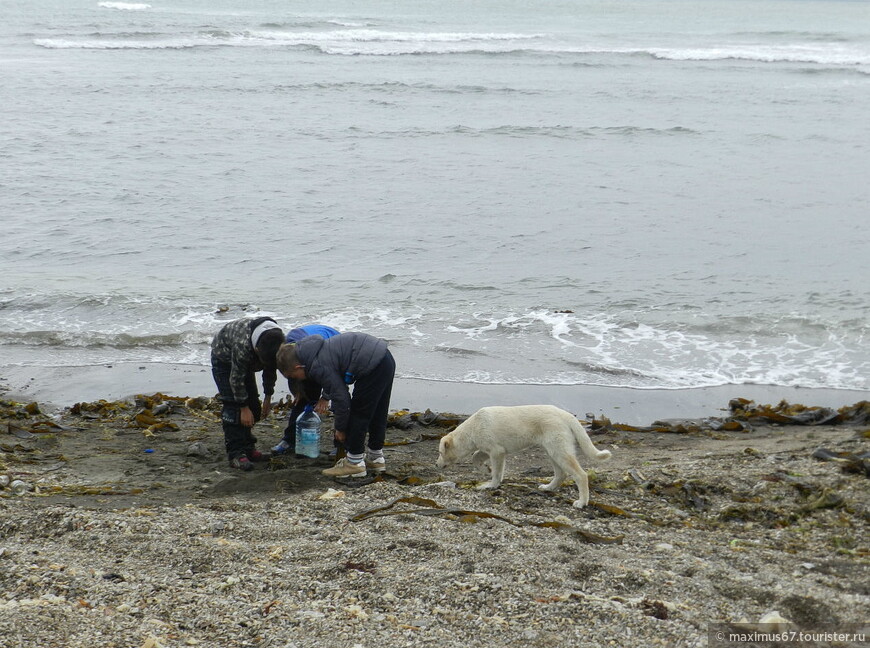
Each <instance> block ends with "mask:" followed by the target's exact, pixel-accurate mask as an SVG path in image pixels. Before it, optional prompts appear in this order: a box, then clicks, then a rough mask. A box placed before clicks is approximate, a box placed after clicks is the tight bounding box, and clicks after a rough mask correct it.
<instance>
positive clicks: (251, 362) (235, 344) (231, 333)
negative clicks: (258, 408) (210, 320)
mask: <svg viewBox="0 0 870 648" xmlns="http://www.w3.org/2000/svg"><path fill="white" fill-rule="evenodd" d="M267 320H268V321H271V322H274V321H275V320H273V319H272V318H271V317H256V318H253V319H251V318H248V317H244V318H242V319H237V320H233V321H232V322H229V323H228V324H225V325H224V327H223V328H222V329H221V330H220V331H218V332H217V335H215V336H214V339H213V340H212V341H211V363H212V365H214V364H223V365H230V386H231V387H232V388H233V396H234V397H235V399H236V402H237V403H240V404H241V403H245V402H246V401H247V400H248V390H247V389H246V388H245V377H246V376H247V375H248V374H251V373H254V372H256V371H262V372H263V393H265V394H266V395H267V396H271V395H272V394H274V393H275V380H276V378H277V370H276V368H275V367H274V366H272V367H271V368H264V367H263V363H262V362H260V358H259V356H258V355H257V352H256V351H255V350H254V345H253V344H251V334H252V333H253V331H254V329H255V328H257V327H258V326H259V325H260V324H262V323H263V322H265V321H267Z"/></svg>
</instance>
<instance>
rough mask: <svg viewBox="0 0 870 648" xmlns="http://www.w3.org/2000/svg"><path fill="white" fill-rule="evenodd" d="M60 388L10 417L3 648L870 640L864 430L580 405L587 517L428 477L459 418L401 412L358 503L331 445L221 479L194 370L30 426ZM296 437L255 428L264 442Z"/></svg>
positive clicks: (2, 432) (554, 496) (545, 471)
mask: <svg viewBox="0 0 870 648" xmlns="http://www.w3.org/2000/svg"><path fill="white" fill-rule="evenodd" d="M106 370H107V371H109V370H110V368H106ZM150 370H151V368H150V367H148V368H145V369H142V370H140V369H136V371H137V372H139V371H141V372H145V373H147V372H149V371H150ZM137 375H138V374H137ZM53 377H54V378H55V379H57V380H55V381H53V383H52V384H51V385H50V386H48V387H45V391H42V388H41V387H37V385H36V383H37V382H38V381H37V380H36V379H34V380H33V381H27V382H31V383H33V385H32V386H31V387H29V388H28V389H23V390H22V389H19V390H18V393H17V394H16V395H15V397H14V398H13V396H12V394H11V392H9V393H6V394H5V395H3V396H0V398H2V399H4V400H3V406H2V414H0V448H2V454H0V472H2V473H3V474H5V475H8V476H9V477H10V478H11V479H20V480H22V481H24V482H25V483H26V484H27V485H28V488H29V490H28V492H27V493H26V494H24V495H22V496H15V495H13V494H12V493H11V492H10V490H9V489H8V488H6V489H3V490H0V511H2V516H0V537H2V544H0V564H2V565H3V569H2V571H0V574H2V576H0V587H2V592H3V595H2V597H0V636H2V637H4V644H3V645H4V646H10V647H12V646H14V647H16V648H17V647H19V646H20V647H24V646H27V647H31V646H40V647H55V646H56V647H61V646H62V647H64V648H77V647H89V648H90V647H91V646H106V647H109V646H111V647H118V648H120V647H122V646H123V647H130V646H132V647H134V648H157V647H158V646H163V647H170V646H171V647H175V646H210V647H211V646H214V647H224V646H226V647H236V646H300V647H302V646H312V647H313V646H340V647H345V646H346V647H347V648H353V647H356V646H366V647H368V646H371V647H375V646H405V645H408V646H417V645H421V646H422V645H432V646H439V647H447V648H453V647H454V646H455V647H456V648H459V647H477V646H481V647H484V646H486V647H491V646H504V645H508V644H511V643H516V644H519V645H524V646H542V647H543V646H613V645H617V646H629V645H631V646H655V645H660V646H730V645H737V644H733V643H727V642H726V643H722V642H719V641H718V640H717V639H716V638H715V632H714V631H715V630H718V629H721V628H730V629H735V628H736V629H738V630H741V629H742V630H746V629H750V630H752V629H759V628H760V629H762V630H764V629H771V628H780V627H782V628H790V629H795V630H800V629H815V628H825V629H830V630H847V629H848V630H850V631H852V630H855V629H856V628H858V629H862V628H866V621H867V615H866V610H867V609H868V602H870V590H868V587H867V583H868V582H870V567H868V559H867V557H868V545H867V537H868V534H867V524H868V511H870V509H868V503H870V497H868V493H867V467H868V463H867V459H866V453H867V451H868V449H870V448H868V446H870V440H868V432H870V426H868V423H867V421H866V408H861V407H858V408H852V409H849V410H848V412H849V413H850V414H849V416H848V417H846V418H847V420H842V421H841V420H836V421H833V422H832V419H830V417H825V416H822V417H818V416H815V412H817V410H804V411H803V412H802V413H801V416H803V417H804V418H803V419H802V420H804V421H810V420H813V421H826V422H823V423H822V424H818V425H803V424H801V425H797V424H793V423H794V421H797V420H798V419H796V418H782V415H781V413H777V412H776V411H774V410H763V411H765V412H767V413H768V414H766V415H764V416H760V415H758V412H759V411H762V410H757V409H756V410H753V409H751V408H752V407H754V404H749V405H747V406H746V407H748V408H750V409H749V410H746V412H743V413H742V414H741V413H740V412H742V410H741V411H737V412H735V411H731V410H729V408H728V401H724V402H721V403H719V407H718V408H716V411H711V412H709V416H710V417H714V418H706V419H704V420H696V421H693V422H686V421H683V422H681V423H677V422H673V423H671V424H669V425H659V426H658V427H654V426H653V427H651V426H649V423H651V422H652V421H651V420H650V421H647V422H646V424H645V425H644V426H643V427H640V428H634V427H632V426H631V425H620V424H619V423H618V421H619V418H618V417H614V418H613V419H612V420H609V421H608V420H607V419H605V418H603V417H601V416H598V415H597V414H596V409H597V408H596V403H595V402H590V403H589V406H588V407H587V409H589V410H591V413H593V414H595V416H593V417H592V419H593V420H591V421H590V427H591V436H592V439H593V442H594V443H595V444H596V446H597V447H599V448H607V449H610V450H611V451H612V453H613V458H612V460H610V461H608V462H603V463H600V464H597V465H592V464H590V463H589V461H588V460H582V461H581V463H583V465H584V466H585V467H586V468H587V469H589V470H590V471H591V489H592V498H591V502H590V505H589V506H587V507H586V508H584V509H577V508H573V507H572V505H571V503H572V500H573V499H574V498H575V496H576V490H574V488H573V485H571V484H570V483H568V484H565V485H564V486H563V487H562V488H561V489H559V490H558V491H557V492H555V493H546V492H543V491H541V490H539V489H538V486H540V485H541V484H543V483H546V481H547V480H548V477H549V475H550V467H549V463H548V460H547V459H546V457H545V456H544V455H543V454H542V453H541V452H540V451H538V450H533V451H529V452H528V453H524V454H523V455H522V456H515V457H511V458H509V459H508V466H507V471H506V479H505V483H504V484H503V485H502V486H501V487H500V488H499V489H496V490H494V491H484V490H478V489H476V488H475V486H476V485H477V484H479V483H481V481H483V480H484V478H485V476H484V475H483V474H481V473H479V472H475V469H474V468H473V467H472V466H471V465H470V464H460V465H457V466H453V467H450V468H446V469H444V470H439V469H437V468H436V467H435V463H434V462H435V458H436V456H437V442H438V438H439V437H440V436H441V435H443V434H444V433H446V432H447V431H448V430H449V429H451V428H452V427H453V426H454V425H455V424H456V423H457V421H459V420H461V419H462V417H463V416H464V414H461V413H460V414H455V413H454V412H455V409H456V408H450V409H449V410H448V409H439V408H434V407H430V408H428V409H429V410H431V411H429V412H427V413H423V414H419V413H415V412H419V411H421V410H422V408H420V409H418V410H412V412H410V413H409V412H397V413H395V414H394V415H393V417H392V418H391V426H390V428H389V430H388V437H387V438H388V444H389V445H388V447H387V449H386V451H387V458H388V471H387V473H386V475H385V476H383V477H379V478H366V479H361V480H353V483H347V482H346V481H345V482H340V481H338V480H332V479H329V478H326V477H324V476H322V475H321V474H320V470H321V469H322V468H323V467H326V466H328V465H329V460H328V458H327V457H326V455H325V451H326V450H327V449H328V444H327V443H324V444H323V450H324V453H323V454H322V455H321V457H320V458H319V459H316V460H308V459H297V458H288V459H278V458H275V459H273V460H272V461H271V462H270V463H269V464H259V465H258V466H257V469H256V470H255V471H253V472H252V473H240V472H238V471H233V470H231V469H230V468H229V467H228V466H227V465H226V461H225V458H224V456H223V452H222V434H221V429H220V424H219V419H218V408H217V404H216V403H215V402H214V401H213V400H211V399H210V398H209V397H203V396H202V394H198V393H196V392H197V391H204V390H205V388H206V387H207V386H208V381H205V380H204V379H203V375H202V372H200V371H197V372H194V373H191V374H185V373H183V372H182V373H181V374H180V375H179V378H180V380H179V383H180V382H186V381H188V380H189V381H190V382H189V383H188V384H189V385H190V386H191V391H189V392H187V393H182V392H176V393H174V394H170V395H169V396H163V395H159V394H155V393H154V392H150V393H149V392H148V391H147V390H146V391H145V392H144V393H145V394H147V395H148V396H147V397H143V396H140V397H137V398H129V399H123V400H114V399H113V398H107V399H106V400H105V401H103V402H98V401H99V399H90V400H85V401H73V402H70V401H71V399H67V400H66V401H63V399H57V398H52V399H51V401H52V402H53V405H52V406H49V405H48V404H43V405H39V401H38V399H36V398H31V396H34V395H36V394H52V395H53V396H61V395H62V394H61V393H60V391H58V390H59V388H60V386H61V385H65V384H66V383H63V381H61V380H59V379H58V376H57V375H55V376H53ZM205 377H208V375H207V374H205ZM14 378H15V380H19V379H20V376H16V377H14ZM91 378H93V376H91ZM88 379H89V378H88V374H87V373H86V374H85V375H84V376H83V380H82V381H81V382H79V384H78V387H77V388H78V389H80V390H82V391H81V392H77V391H76V390H75V389H71V390H70V392H69V393H70V395H72V394H79V393H84V392H85V391H87V389H88ZM6 382H7V384H8V382H10V378H9V377H8V376H7V381H6ZM179 383H176V384H175V387H178V386H179ZM145 384H147V385H148V386H154V383H145ZM19 387H20V384H19ZM104 387H105V384H104ZM117 388H118V389H121V388H123V387H120V386H118V387H117ZM22 392H24V393H22ZM27 392H29V393H27ZM52 392H53V393H52ZM167 392H168V390H167ZM115 394H116V391H115V390H112V389H107V390H106V396H107V397H111V396H114V395H115ZM191 395H193V396H195V397H189V396H191ZM485 396H488V395H486V394H485ZM58 400H60V401H61V402H60V403H58ZM409 400H410V399H409ZM31 402H37V405H32V404H30V403H31ZM43 402H44V403H48V401H47V400H46V401H43ZM64 402H65V403H66V404H65V405H63V404H62V403H64ZM394 402H396V404H397V405H399V404H400V403H401V402H402V400H401V398H400V399H398V400H397V399H394ZM414 402H416V401H414ZM433 402H437V401H436V399H434V398H433ZM456 402H458V403H463V404H464V402H463V401H456ZM75 403H79V404H78V405H75ZM480 404H481V405H482V404H489V403H484V402H482V403H480ZM696 406H697V404H694V405H693V407H696ZM598 409H603V408H602V407H600V406H599V408H598ZM619 411H620V410H616V412H619ZM753 411H754V412H755V414H751V413H752V412H753ZM782 411H785V410H780V412H782ZM439 412H440V413H439ZM747 412H749V414H747ZM807 412H809V413H810V414H812V416H810V417H809V418H807V417H806V414H807ZM466 413H468V412H466ZM575 413H577V412H576V411H575ZM676 413H677V416H667V417H663V418H668V419H675V418H684V417H682V416H679V414H681V412H676ZM793 413H794V412H792V411H789V416H790V415H791V414H793ZM822 413H823V414H824V411H823V412H822ZM579 416H580V418H581V419H582V418H583V417H584V415H583V414H582V413H580V414H579ZM777 417H779V420H778V421H777V420H773V419H774V418H777ZM862 417H864V418H862ZM655 418H658V417H655ZM841 418H843V417H841ZM726 423H728V424H726ZM329 425H330V421H329V419H327V421H325V427H326V428H327V429H328V428H329ZM282 427H283V420H282V419H281V416H280V412H279V413H278V414H276V415H275V416H274V417H271V418H270V419H269V420H267V421H264V422H261V423H259V424H258V425H257V428H256V434H257V436H258V437H259V438H260V440H261V445H263V446H264V447H266V446H267V445H271V443H272V442H274V441H275V440H277V439H278V438H279V436H280V433H281V429H282ZM822 450H823V451H824V452H822ZM862 456H863V457H865V458H862ZM762 619H764V620H765V621H768V622H771V621H772V622H773V623H774V625H770V623H767V624H766V625H761V626H758V625H757V624H758V623H759V622H760V621H761V620H762ZM777 624H780V625H777ZM781 624H786V625H781ZM757 645H775V644H757ZM790 645H793V644H790ZM799 645H801V646H805V645H807V646H808V645H820V646H821V645H838V646H839V645H849V646H853V645H854V646H859V645H860V646H864V645H867V643H866V642H864V643H861V642H848V643H802V644H799Z"/></svg>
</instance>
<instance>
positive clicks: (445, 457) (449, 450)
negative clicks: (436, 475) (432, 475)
mask: <svg viewBox="0 0 870 648" xmlns="http://www.w3.org/2000/svg"><path fill="white" fill-rule="evenodd" d="M451 434H452V433H451ZM453 449H454V448H453V440H452V439H451V438H450V434H447V435H445V436H443V437H441V441H440V443H439V444H438V461H436V462H435V465H436V466H438V467H439V468H443V467H444V466H448V465H450V464H452V463H453V462H454V461H456V457H455V455H454V453H453Z"/></svg>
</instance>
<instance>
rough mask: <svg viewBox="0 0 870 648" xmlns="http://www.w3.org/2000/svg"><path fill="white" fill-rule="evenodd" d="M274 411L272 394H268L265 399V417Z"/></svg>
mask: <svg viewBox="0 0 870 648" xmlns="http://www.w3.org/2000/svg"><path fill="white" fill-rule="evenodd" d="M271 411H272V396H271V395H268V394H267V395H266V397H265V398H264V399H263V419H266V418H267V417H268V416H269V412H271Z"/></svg>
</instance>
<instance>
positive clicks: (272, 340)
mask: <svg viewBox="0 0 870 648" xmlns="http://www.w3.org/2000/svg"><path fill="white" fill-rule="evenodd" d="M283 341H284V333H283V331H282V330H281V329H280V327H279V326H278V324H276V323H275V320H273V319H272V318H271V317H257V318H242V319H237V320H234V321H232V322H229V323H227V324H225V325H224V326H223V328H221V330H220V331H218V332H217V334H216V335H215V336H214V339H213V340H212V343H211V371H212V376H213V377H214V381H215V384H216V385H217V388H218V395H219V398H220V400H221V402H222V403H223V408H222V411H221V424H222V426H223V431H224V444H225V445H226V451H227V458H228V459H229V462H230V466H232V467H233V468H240V469H242V470H252V469H253V467H254V465H253V464H252V463H251V462H252V461H261V460H264V459H265V458H266V457H265V456H264V455H263V454H262V453H261V452H260V451H259V450H257V449H256V443H257V439H256V437H255V436H254V435H253V433H252V428H253V427H254V423H256V422H257V421H259V420H260V419H261V418H262V417H266V416H268V415H269V412H270V410H271V409H272V394H274V393H275V381H276V378H277V369H276V364H275V355H276V353H277V352H278V348H279V347H280V346H281V343H282V342H283ZM258 371H262V372H263V393H264V395H265V396H264V399H263V404H262V406H261V405H260V394H259V392H258V391H257V381H256V373H257V372H258Z"/></svg>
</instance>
